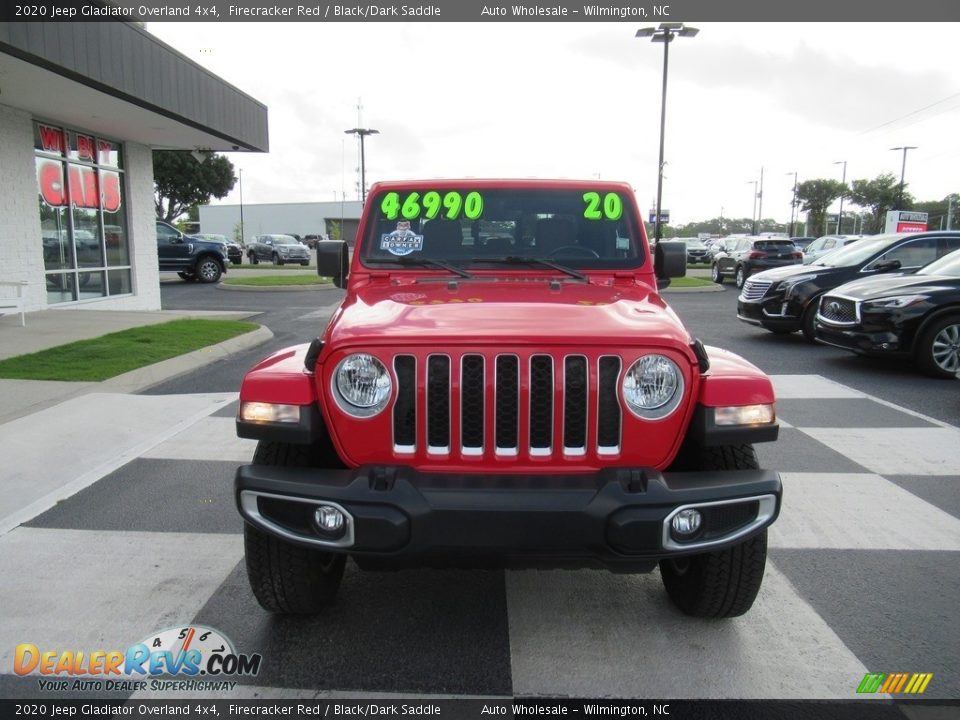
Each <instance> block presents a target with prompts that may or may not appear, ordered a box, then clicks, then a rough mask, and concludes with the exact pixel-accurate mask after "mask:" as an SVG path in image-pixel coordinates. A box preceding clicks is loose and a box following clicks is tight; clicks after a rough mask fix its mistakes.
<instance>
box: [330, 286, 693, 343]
mask: <svg viewBox="0 0 960 720" xmlns="http://www.w3.org/2000/svg"><path fill="white" fill-rule="evenodd" d="M326 339H327V344H328V346H329V347H331V348H334V349H335V348H340V347H344V346H353V347H362V346H365V345H366V346H369V345H401V344H402V345H419V346H423V345H429V346H432V347H436V348H438V349H441V348H443V347H444V346H445V345H460V346H462V345H478V344H479V345H496V346H508V345H513V346H521V345H526V346H529V345H570V346H573V347H578V346H581V347H582V346H585V345H605V346H617V347H637V346H649V347H666V348H674V349H677V350H682V351H684V352H686V353H689V345H690V342H691V341H692V338H691V337H690V335H689V333H688V332H687V330H686V328H685V327H684V326H683V324H682V323H681V322H680V320H679V318H677V316H676V315H675V314H674V312H673V311H672V310H671V309H670V308H669V307H668V306H667V304H666V303H664V302H663V300H662V298H661V297H660V296H659V295H658V294H657V293H656V291H654V290H652V289H650V288H649V287H647V286H646V285H643V284H636V285H629V286H616V285H613V284H609V285H600V284H593V283H591V284H584V283H581V282H567V281H561V282H559V283H556V282H555V283H550V282H547V281H546V280H545V279H544V278H536V279H534V278H529V277H519V278H518V277H511V278H510V279H509V280H499V281H487V280H468V281H463V282H456V283H449V284H448V283H447V282H443V281H441V282H421V283H416V284H411V285H404V286H399V287H398V286H384V285H376V286H373V285H371V286H367V287H363V288H361V289H359V290H358V291H357V292H356V293H355V294H353V295H348V297H347V299H346V300H345V301H344V303H343V305H341V306H340V308H339V309H338V310H337V312H336V313H334V315H333V317H332V318H331V320H330V324H329V326H328V328H327V336H326Z"/></svg>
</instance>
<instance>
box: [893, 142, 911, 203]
mask: <svg viewBox="0 0 960 720" xmlns="http://www.w3.org/2000/svg"><path fill="white" fill-rule="evenodd" d="M890 149H891V150H903V164H902V165H901V166H900V192H898V193H897V210H903V176H904V175H905V174H906V172H907V151H908V150H916V149H917V146H916V145H901V146H900V147H892V148H890Z"/></svg>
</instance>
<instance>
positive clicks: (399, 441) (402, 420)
mask: <svg viewBox="0 0 960 720" xmlns="http://www.w3.org/2000/svg"><path fill="white" fill-rule="evenodd" d="M393 371H394V372H395V373H396V375H397V401H396V402H395V403H394V404H393V449H394V452H398V453H412V452H413V451H414V450H415V449H416V446H417V403H416V390H417V381H416V371H417V360H416V358H415V357H414V356H413V355H397V356H396V357H395V358H394V359H393Z"/></svg>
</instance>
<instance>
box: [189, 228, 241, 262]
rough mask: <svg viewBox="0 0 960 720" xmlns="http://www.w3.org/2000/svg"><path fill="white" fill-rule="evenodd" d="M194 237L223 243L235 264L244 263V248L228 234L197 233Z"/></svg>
mask: <svg viewBox="0 0 960 720" xmlns="http://www.w3.org/2000/svg"><path fill="white" fill-rule="evenodd" d="M193 237H195V238H199V239H200V240H206V241H207V242H215V243H221V244H222V245H223V246H224V248H226V251H227V258H228V259H229V260H230V262H231V263H232V264H234V265H242V264H243V248H241V247H240V245H239V244H238V243H236V242H234V241H233V240H230V239H228V238H227V236H226V235H217V234H216V233H197V234H196V235H194V236H193Z"/></svg>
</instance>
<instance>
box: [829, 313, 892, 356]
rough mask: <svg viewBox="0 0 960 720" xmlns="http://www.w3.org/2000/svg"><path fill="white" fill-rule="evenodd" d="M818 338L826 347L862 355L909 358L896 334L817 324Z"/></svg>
mask: <svg viewBox="0 0 960 720" xmlns="http://www.w3.org/2000/svg"><path fill="white" fill-rule="evenodd" d="M815 332H816V338H817V341H818V342H821V343H823V344H824V345H833V346H834V347H838V348H842V349H844V350H850V351H852V352H855V353H858V354H860V355H889V356H898V357H899V356H907V355H909V352H908V350H907V349H905V348H904V347H903V346H902V345H901V342H900V336H899V335H897V334H896V333H894V332H888V331H882V330H881V331H877V332H866V331H865V330H863V329H862V328H860V327H837V326H835V325H828V324H826V323H824V322H822V321H821V320H820V319H819V318H818V319H817V322H816V331H815Z"/></svg>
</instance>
